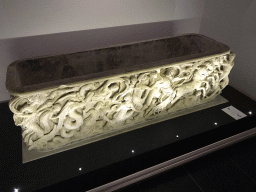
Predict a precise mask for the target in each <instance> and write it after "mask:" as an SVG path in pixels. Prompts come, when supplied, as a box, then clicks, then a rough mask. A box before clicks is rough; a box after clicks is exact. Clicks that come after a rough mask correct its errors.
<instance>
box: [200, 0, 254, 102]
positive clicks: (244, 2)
mask: <svg viewBox="0 0 256 192" xmlns="http://www.w3.org/2000/svg"><path fill="white" fill-rule="evenodd" d="M200 33H201V34H204V35H206V36H209V37H211V38H213V39H215V40H217V41H220V42H223V43H225V44H226V45H228V46H229V47H230V48H231V50H232V51H234V52H235V53H236V58H235V66H234V68H233V69H232V71H231V74H230V85H231V86H233V87H234V88H236V89H237V90H239V91H240V92H242V93H244V94H245V95H247V96H249V97H250V98H252V99H254V100H256V81H255V80H256V76H255V73H256V0H225V1H223V0H214V1H205V8H204V12H203V16H202V22H201V27H200Z"/></svg>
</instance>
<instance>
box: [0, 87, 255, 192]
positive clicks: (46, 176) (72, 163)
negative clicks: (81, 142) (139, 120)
mask: <svg viewBox="0 0 256 192" xmlns="http://www.w3.org/2000/svg"><path fill="white" fill-rule="evenodd" d="M221 95H222V96H223V97H224V98H226V99H227V100H228V101H229V102H228V103H224V104H221V105H218V106H215V107H211V108H208V109H204V110H202V111H198V112H194V113H192V114H188V115H184V116H181V117H177V118H175V119H171V120H168V121H164V122H161V123H157V124H154V125H150V126H147V127H144V128H141V129H137V130H134V131H131V132H127V133H124V134H120V135H117V136H114V137H111V138H108V139H105V140H101V141H98V142H95V143H91V144H88V145H85V146H82V147H79V148H75V149H72V150H68V151H65V152H61V153H58V154H55V155H52V156H48V157H45V158H42V159H38V160H35V161H32V162H28V163H25V164H23V163H22V150H21V148H22V139H21V129H20V128H19V127H17V126H15V125H14V122H13V118H12V115H13V114H12V113H11V111H10V110H9V108H8V103H7V102H3V103H1V104H0V113H1V114H0V122H1V123H2V124H1V125H2V127H1V134H0V148H1V149H0V173H1V179H0V182H1V183H0V191H11V192H12V191H15V190H14V189H15V188H16V189H19V192H23V191H34V190H39V191H86V190H90V189H93V188H95V187H98V186H101V185H104V184H106V183H109V182H112V181H114V180H117V179H120V178H122V177H125V176H128V175H130V174H133V173H136V172H138V171H141V170H144V169H146V168H149V167H152V166H154V165H157V164H159V163H163V162H165V161H168V160H170V159H173V158H175V157H178V156H181V155H183V154H186V153H189V152H191V151H194V150H196V149H199V148H202V147H204V146H207V145H210V144H212V143H215V142H217V141H221V140H223V139H225V138H228V137H231V136H233V135H236V134H238V133H241V132H244V131H247V130H250V129H252V128H254V127H256V118H255V113H256V102H255V101H253V100H251V99H250V98H248V97H246V96H245V95H243V94H242V93H240V92H238V91H237V90H235V89H234V88H232V87H230V86H227V87H226V88H225V89H224V90H223V93H222V94H221ZM231 105H232V106H234V107H235V108H237V109H238V110H240V111H241V112H243V113H245V114H246V115H247V117H245V118H242V119H239V120H235V119H234V118H232V117H231V116H229V115H227V114H226V113H225V112H223V111H222V110H221V109H223V108H226V107H229V106H231ZM249 112H251V114H249ZM215 123H217V125H216V124H215ZM177 135H178V136H177Z"/></svg>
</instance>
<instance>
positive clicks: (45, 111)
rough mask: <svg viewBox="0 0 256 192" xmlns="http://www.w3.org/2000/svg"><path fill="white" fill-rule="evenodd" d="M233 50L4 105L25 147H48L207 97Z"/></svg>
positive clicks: (220, 83) (218, 86)
mask: <svg viewBox="0 0 256 192" xmlns="http://www.w3.org/2000/svg"><path fill="white" fill-rule="evenodd" d="M234 58H235V54H234V53H230V54H227V55H224V56H217V57H214V58H211V59H210V60H206V61H205V60H198V61H196V62H191V63H186V62H184V63H180V64H171V65H169V66H165V67H159V68H156V69H153V70H149V71H146V72H143V73H133V74H132V75H124V76H122V77H118V78H114V77H111V78H109V79H106V80H100V81H95V82H93V83H84V84H83V85H79V86H68V85H67V86H66V85H62V86H60V87H58V88H57V89H55V90H51V91H38V93H34V94H32V95H29V96H15V97H13V98H12V99H11V101H10V103H9V106H10V109H11V111H12V112H13V113H14V121H15V124H16V125H17V126H21V127H22V130H23V132H22V136H23V140H24V142H25V143H26V144H27V146H28V148H29V149H37V150H39V151H47V150H52V149H56V148H59V147H62V146H64V145H68V144H70V143H73V142H76V141H79V140H82V139H89V138H92V137H97V136H100V135H103V134H106V133H109V132H111V131H115V130H120V129H125V128H127V127H129V126H132V125H136V124H137V123H138V122H142V121H146V120H149V119H153V118H157V117H159V116H162V115H168V114H170V113H174V112H176V111H178V110H181V109H185V108H188V107H193V106H195V105H199V104H202V103H206V102H210V101H212V100H213V99H214V98H215V97H216V96H217V95H219V94H220V93H221V91H222V90H223V89H224V88H225V87H226V86H227V85H228V81H229V79H228V74H229V73H230V70H231V68H232V67H233V66H234V62H233V60H234Z"/></svg>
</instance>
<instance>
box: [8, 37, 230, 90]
mask: <svg viewBox="0 0 256 192" xmlns="http://www.w3.org/2000/svg"><path fill="white" fill-rule="evenodd" d="M229 50H230V48H229V47H228V46H227V45H224V44H222V43H219V42H217V41H215V40H213V39H210V38H208V37H206V36H203V35H200V34H187V35H182V36H177V37H166V38H161V39H153V40H148V41H141V42H133V43H129V44H122V45H116V46H111V47H106V48H100V49H94V50H88V51H84V52H78V53H70V54H63V55H56V56H44V57H41V58H38V57H37V58H30V59H27V60H19V61H15V62H13V63H12V64H10V65H9V66H8V68H7V76H6V88H7V90H8V91H9V92H10V93H11V94H18V93H24V92H30V91H35V90H40V89H45V88H47V87H53V86H59V85H63V84H69V83H74V82H78V81H83V80H88V79H94V78H100V77H107V76H112V75H118V74H122V73H126V72H132V71H135V70H140V69H146V68H151V67H157V66H161V65H164V64H171V63H174V62H180V61H185V60H189V59H195V58H201V57H205V56H210V55H215V54H221V53H225V52H228V51H229Z"/></svg>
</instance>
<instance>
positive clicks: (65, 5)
mask: <svg viewBox="0 0 256 192" xmlns="http://www.w3.org/2000/svg"><path fill="white" fill-rule="evenodd" d="M255 21H256V0H243V1H241V0H225V1H223V0H214V1H204V0H190V1H186V0H129V1H125V0H108V1H104V0H84V1H76V3H74V1H71V0H63V1H59V0H45V1H43V0H35V1H30V0H23V1H18V0H0V26H1V28H0V58H1V60H0V101H6V100H8V99H9V94H8V92H7V90H6V88H5V77H6V69H7V66H8V65H9V64H10V63H11V62H13V61H15V60H18V59H23V58H30V57H35V56H43V55H49V54H63V53H70V52H77V51H83V50H88V49H92V48H97V47H104V46H108V45H113V44H119V43H126V42H131V41H138V40H145V39H151V38H157V37H163V36H175V35H179V34H182V33H201V34H204V35H206V36H209V37H211V38H213V39H215V40H217V41H220V42H223V43H225V44H227V45H229V46H230V47H231V50H232V51H234V52H235V53H236V54H237V57H236V59H235V67H234V68H233V70H232V73H231V74H230V85H231V86H233V87H234V88H236V89H237V90H239V91H241V92H242V93H244V94H246V95H247V96H249V97H251V98H252V99H254V100H256V83H255V71H256V70H255V64H256V54H255V53H256V49H255V45H256V22H255Z"/></svg>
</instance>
